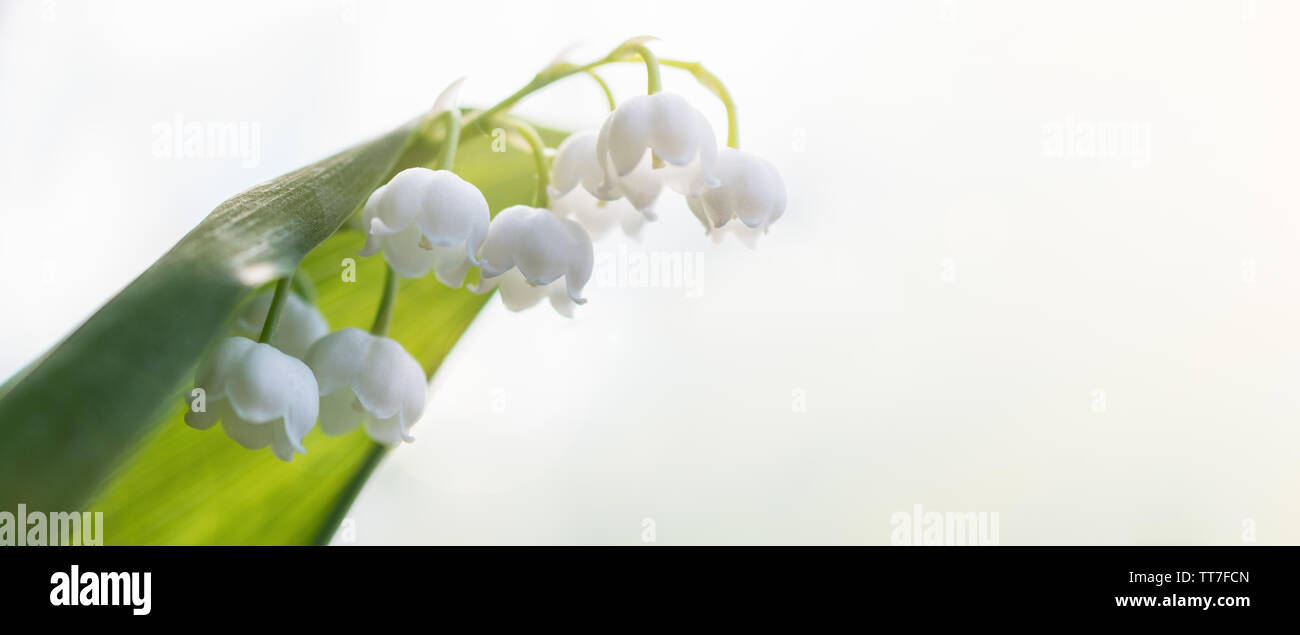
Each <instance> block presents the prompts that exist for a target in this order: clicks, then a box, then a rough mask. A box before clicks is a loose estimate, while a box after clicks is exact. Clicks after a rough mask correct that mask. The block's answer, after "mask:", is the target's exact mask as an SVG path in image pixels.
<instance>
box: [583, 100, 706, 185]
mask: <svg viewBox="0 0 1300 635" xmlns="http://www.w3.org/2000/svg"><path fill="white" fill-rule="evenodd" d="M647 152H649V153H650V154H651V159H649V162H650V163H651V164H653V162H654V160H655V159H658V160H662V161H664V162H665V163H667V164H668V165H671V166H676V167H677V168H686V169H687V171H686V172H685V173H683V175H684V178H678V179H670V180H669V181H668V185H669V186H670V187H672V188H673V189H675V190H677V191H678V192H680V193H681V194H684V195H687V196H698V195H699V194H700V193H701V192H703V191H704V190H706V189H708V188H711V187H717V185H718V180H717V179H716V178H715V177H714V176H713V163H714V160H715V158H716V156H717V152H718V142H717V138H716V137H715V136H714V135H713V128H712V127H711V126H710V125H709V122H708V120H707V119H705V117H704V115H703V113H701V112H700V111H698V110H696V109H695V108H694V107H692V106H691V105H690V104H688V103H686V100H685V99H683V98H682V97H681V96H680V95H675V94H672V93H654V94H651V95H640V96H637V97H633V98H631V99H628V100H627V101H625V102H623V103H622V104H619V106H618V108H616V109H615V110H614V112H612V113H610V114H609V116H608V117H606V118H605V123H604V124H603V125H602V126H601V128H600V134H599V135H598V136H597V138H596V158H597V161H598V162H599V164H600V165H601V168H602V170H603V172H604V175H603V177H604V178H603V179H602V181H601V183H600V184H599V186H598V188H597V189H598V190H599V192H601V193H604V194H605V195H612V193H614V192H616V191H618V187H619V179H620V178H621V177H626V176H627V175H629V174H631V173H632V172H633V170H635V169H636V168H637V166H638V165H640V164H641V163H645V162H647V159H646V154H647ZM597 195H598V196H600V194H599V193H598V194H597Z"/></svg>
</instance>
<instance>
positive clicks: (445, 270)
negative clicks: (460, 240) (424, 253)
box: [433, 245, 470, 289]
mask: <svg viewBox="0 0 1300 635" xmlns="http://www.w3.org/2000/svg"><path fill="white" fill-rule="evenodd" d="M469 265H470V262H469V256H467V255H465V250H464V249H462V248H461V246H460V245H455V246H452V247H441V246H438V245H435V246H434V247H433V276H434V277H435V278H437V279H438V282H441V283H443V284H445V285H447V286H449V287H451V288H453V289H459V288H460V286H461V285H462V284H465V274H468V273H469Z"/></svg>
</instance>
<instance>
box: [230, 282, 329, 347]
mask: <svg viewBox="0 0 1300 635" xmlns="http://www.w3.org/2000/svg"><path fill="white" fill-rule="evenodd" d="M274 297H275V293H274V292H273V291H266V292H265V293H259V294H258V295H257V297H255V298H253V299H252V300H250V301H249V302H248V304H247V305H245V306H244V310H243V311H241V312H240V314H239V318H238V319H237V320H236V321H235V330H236V332H238V333H239V334H241V335H250V336H254V337H256V336H257V334H258V333H261V332H262V325H263V324H264V323H265V322H266V314H267V313H268V312H269V311H270V310H271V300H272V299H273V298H274ZM329 332H330V325H329V322H327V321H325V316H324V315H321V312H320V310H319V309H317V308H316V305H314V304H310V303H308V302H307V301H305V300H303V299H302V298H300V297H298V294H296V293H290V294H288V295H287V296H286V297H285V299H284V308H283V309H282V311H281V313H280V322H279V324H278V325H277V326H276V328H275V335H273V336H271V345H272V346H274V347H276V348H278V349H280V350H282V351H284V352H286V353H288V354H290V355H292V356H294V357H297V358H298V359H302V358H303V356H304V355H306V354H307V349H309V348H311V345H312V344H315V343H316V340H318V339H320V338H322V337H325V334H326V333H329Z"/></svg>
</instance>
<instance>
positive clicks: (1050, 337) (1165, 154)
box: [0, 0, 1300, 544]
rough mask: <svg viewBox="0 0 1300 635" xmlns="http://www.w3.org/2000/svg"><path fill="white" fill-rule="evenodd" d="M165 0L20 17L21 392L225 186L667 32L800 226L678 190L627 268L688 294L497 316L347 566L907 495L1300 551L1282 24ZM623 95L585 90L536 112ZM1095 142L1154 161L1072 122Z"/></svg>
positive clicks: (438, 388) (1291, 163)
mask: <svg viewBox="0 0 1300 635" xmlns="http://www.w3.org/2000/svg"><path fill="white" fill-rule="evenodd" d="M180 5H182V3H176V2H156V3H143V2H127V1H123V2H95V3H86V4H83V3H78V2H68V1H63V0H54V1H49V2H46V1H42V0H31V1H18V2H5V3H3V4H2V5H0V257H2V261H0V262H3V264H4V267H5V273H4V274H3V275H0V298H3V309H2V310H0V375H4V376H7V375H8V374H11V373H12V372H14V371H16V370H17V369H19V368H21V367H22V366H23V365H24V364H26V363H27V362H28V361H29V360H31V359H32V358H33V357H35V356H37V355H38V354H40V353H41V352H42V351H44V350H45V349H47V348H48V347H49V346H51V345H52V344H54V343H55V342H56V341H57V340H58V339H59V338H61V337H62V336H63V335H65V334H66V333H67V332H69V331H70V330H71V329H73V328H74V327H75V326H76V325H77V324H78V323H79V322H81V321H82V320H84V319H85V318H86V317H87V316H89V315H90V314H91V313H92V312H93V311H94V310H95V309H96V308H97V307H98V306H99V305H101V304H102V303H103V302H105V301H106V300H107V299H108V298H110V297H111V296H112V295H113V294H114V293H115V292H116V291H117V290H119V289H120V288H121V287H123V286H124V285H126V284H127V283H128V282H130V281H131V280H132V279H133V278H134V277H135V276H136V275H138V274H139V273H140V272H141V271H143V270H144V269H145V268H146V267H147V266H148V265H149V264H150V263H151V262H153V260H155V259H156V258H157V257H158V256H159V255H161V254H162V253H163V252H164V251H165V250H166V249H167V248H168V247H170V246H171V245H172V244H173V243H174V242H175V241H176V240H177V239H179V238H180V237H181V236H182V235H183V234H184V233H185V232H186V231H187V230H189V229H190V228H191V227H192V226H193V225H194V224H195V223H197V222H198V221H199V220H200V219H201V218H202V217H203V216H204V215H205V214H206V213H207V212H208V211H209V210H211V209H212V208H213V207H214V206H216V205H217V204H218V203H220V202H221V201H222V200H224V199H225V198H227V197H228V196H230V195H231V194H233V193H235V192H237V191H239V190H242V189H244V188H246V187H248V186H250V185H252V184H254V183H257V182H260V181H263V180H266V179H269V178H272V177H274V176H276V175H278V174H280V173H283V172H286V171H288V170H291V169H293V168H296V167H299V166H301V165H303V164H306V163H309V162H311V161H314V160H316V159H318V158H321V157H323V156H325V155H327V154H329V153H332V152H334V151H336V150H338V149H340V148H343V147H346V146H348V145H351V144H353V143H355V142H357V141H360V140H363V139H365V138H367V137H369V136H371V135H373V134H376V133H379V132H382V131H385V130H387V129H389V128H391V127H392V126H394V125H396V124H397V123H400V122H402V121H404V120H406V119H407V118H409V117H410V116H412V115H414V114H415V113H417V112H419V111H421V110H422V109H424V108H427V107H428V106H429V105H430V104H431V102H432V100H433V98H434V96H435V95H436V94H437V93H438V92H439V91H440V89H441V88H442V87H443V86H444V85H446V84H447V83H448V82H450V81H451V80H453V79H455V78H456V77H459V76H461V75H468V76H469V80H468V82H467V84H466V89H465V92H464V93H463V98H464V99H463V101H464V102H466V103H468V104H487V103H491V102H493V101H496V100H497V99H499V98H501V97H502V96H504V95H506V94H508V93H510V92H511V91H513V90H514V89H515V88H517V87H518V86H520V85H522V84H523V83H524V82H526V81H527V80H528V78H529V77H530V76H531V74H532V73H533V72H535V71H536V70H537V69H538V68H540V67H541V66H543V65H545V64H546V63H547V62H548V61H549V60H550V59H551V58H552V57H553V56H555V55H556V54H557V53H558V52H559V51H560V50H561V49H564V48H566V47H568V46H569V45H572V44H585V45H587V46H585V47H584V48H582V49H580V51H587V54H594V53H596V52H600V51H602V49H604V48H606V47H608V46H610V45H612V44H614V43H616V42H618V41H620V40H622V39H623V38H625V37H628V36H632V35H639V34H654V35H658V36H659V37H661V38H663V42H662V43H660V44H658V45H656V47H657V48H658V49H659V50H660V51H661V53H662V54H663V55H671V56H675V57H681V58H686V59H700V60H703V61H704V62H706V63H707V65H708V66H709V67H710V68H712V69H713V70H714V71H716V72H717V73H718V74H719V75H720V76H721V77H722V78H723V79H724V81H726V82H727V84H728V86H729V87H730V88H731V90H732V92H733V93H734V95H735V97H736V100H737V101H738V103H739V104H740V109H741V111H740V112H741V131H742V140H743V144H744V147H745V148H746V149H748V150H750V151H753V152H756V153H759V154H762V155H764V156H766V157H768V158H769V159H770V160H772V161H773V162H774V163H775V164H776V165H777V166H778V168H779V169H780V170H781V171H782V173H783V174H784V176H785V179H786V183H787V186H788V188H789V191H790V205H789V209H788V211H787V213H786V215H785V217H784V218H783V219H782V220H781V221H780V222H779V223H777V224H776V225H775V226H774V228H773V230H772V232H771V234H770V235H768V236H766V237H765V238H764V239H763V240H762V241H761V242H760V245H759V247H758V248H757V249H756V250H749V249H746V248H744V247H742V246H741V245H739V244H737V243H735V242H724V243H723V244H721V245H713V244H712V243H711V242H710V241H708V240H707V239H705V238H704V237H703V236H702V235H701V232H700V230H699V227H698V225H697V224H696V223H695V221H694V219H693V218H691V217H690V216H689V214H688V212H687V211H686V209H685V207H684V205H682V204H681V203H680V201H679V200H666V201H664V202H663V203H661V206H660V212H661V214H662V216H663V220H662V221H661V222H659V223H657V224H654V225H651V226H649V227H647V229H646V231H645V232H644V235H643V239H642V242H640V243H639V244H638V243H628V244H627V249H630V250H632V251H640V252H647V251H671V252H685V253H691V254H693V253H695V252H703V254H704V265H705V268H704V271H703V277H702V284H703V286H702V288H701V293H700V294H699V297H694V298H692V297H688V295H690V294H688V293H687V292H686V290H684V289H680V288H678V289H662V288H660V289H645V288H628V287H599V286H593V287H592V288H591V289H590V293H589V294H588V295H589V297H590V298H591V301H590V303H589V304H588V305H587V306H586V307H584V308H582V309H580V312H579V316H578V318H577V319H576V320H573V321H568V320H564V319H563V318H560V317H558V316H556V315H555V314H554V313H553V312H551V311H550V309H549V308H547V307H541V308H538V309H535V310H533V311H530V312H526V313H523V314H512V313H509V312H507V311H506V310H505V309H504V308H503V307H501V306H500V304H499V302H498V301H495V300H494V301H493V303H492V304H491V305H490V306H489V307H488V309H487V310H486V311H485V312H484V314H483V315H482V316H481V317H480V318H479V319H478V320H477V321H476V322H475V324H474V325H473V327H472V328H471V329H470V331H469V332H468V334H467V335H466V336H465V337H464V338H463V339H462V340H461V343H460V344H459V345H458V348H457V349H456V350H455V351H454V353H453V354H452V356H451V357H450V358H449V359H448V361H447V362H446V364H444V366H443V367H442V369H441V370H440V371H439V373H438V375H437V377H436V378H435V381H434V389H433V392H432V395H433V399H432V402H431V406H430V408H429V411H428V413H427V416H426V417H425V418H424V420H423V421H422V422H421V423H420V424H419V425H417V426H416V428H415V434H416V436H417V437H418V441H417V442H416V443H415V444H414V445H410V446H405V447H402V448H400V449H399V450H398V451H396V452H395V453H394V454H393V455H392V456H391V458H390V459H389V460H388V461H387V462H386V463H385V464H384V465H383V466H382V467H381V468H380V470H379V471H378V472H377V474H376V475H375V477H374V479H373V480H372V481H371V483H370V484H369V486H368V487H367V488H366V490H365V491H364V492H363V494H362V496H361V497H360V500H359V502H358V503H357V505H356V507H355V509H354V510H353V512H352V515H351V518H352V521H353V522H354V523H355V525H354V526H355V530H356V540H357V541H358V542H361V543H387V542H403V543H411V542H414V543H425V542H430V543H443V542H452V543H466V542H467V543H497V542H506V543H593V542H594V543H628V544H633V543H640V542H641V541H642V537H643V522H644V521H645V519H653V522H654V525H655V529H656V531H655V534H656V538H657V541H658V543H660V544H682V543H717V542H725V543H732V542H740V543H772V542H777V543H826V542H832V543H888V542H889V540H890V533H891V530H892V529H893V526H892V525H891V524H890V515H891V513H893V512H895V511H911V510H912V506H913V505H914V504H921V505H923V506H924V508H925V509H926V510H927V511H984V512H997V513H998V514H999V517H1000V523H999V527H1000V539H1001V542H1002V543H1003V544H1021V543H1087V544H1093V543H1107V544H1109V543H1119V544H1128V543H1180V544H1181V543H1193V544H1199V543H1224V544H1241V543H1242V542H1243V538H1249V537H1250V534H1249V533H1244V529H1246V528H1250V527H1253V528H1254V530H1255V531H1254V535H1255V536H1256V537H1257V540H1258V542H1260V543H1279V542H1280V543H1296V542H1300V525H1298V524H1297V520H1300V517H1298V514H1297V511H1296V509H1297V505H1296V502H1295V501H1296V497H1295V493H1296V488H1297V486H1298V485H1300V460H1297V459H1300V445H1298V443H1297V442H1298V441H1300V431H1298V425H1297V424H1298V422H1300V404H1298V403H1297V402H1298V397H1300V386H1298V385H1297V381H1300V337H1297V335H1298V331H1300V327H1298V326H1297V325H1298V324H1300V300H1298V295H1297V294H1298V293H1300V251H1297V247H1298V246H1300V245H1298V241H1297V238H1298V236H1297V218H1298V215H1300V192H1298V188H1297V183H1300V180H1297V178H1296V174H1297V168H1298V167H1300V160H1298V159H1297V148H1298V147H1300V124H1297V117H1296V113H1297V112H1300V94H1298V93H1297V89H1296V85H1297V84H1296V75H1295V60H1297V59H1300V51H1298V50H1297V49H1298V48H1300V47H1298V46H1297V45H1296V39H1297V38H1296V33H1297V32H1298V30H1300V7H1298V6H1297V5H1295V4H1293V3H1287V2H1269V1H1264V0H1260V1H1259V2H1250V1H1240V0H1220V1H1208V2H1174V1H1169V2H1118V1H1116V2H1096V1H1092V2H1029V1H1026V2H966V1H955V2H954V1H942V0H941V1H929V2H927V1H921V2H909V3H904V2H887V3H849V2H797V3H791V2H781V3H771V4H766V3H759V2H748V3H743V4H742V3H736V4H727V3H704V2H699V1H698V0H696V1H691V2H667V1H658V0H657V1H655V2H641V3H631V2H610V1H608V0H605V1H593V2H555V1H548V2H503V3H490V4H486V5H485V4H483V3H473V2H469V3H441V2H440V3H410V4H406V3H397V2H319V3H288V2H265V1H262V2H230V1H223V2H212V3H207V4H196V3H184V6H180ZM575 54H576V55H578V57H580V58H581V57H582V53H580V52H579V53H575ZM610 78H611V80H613V82H614V84H615V87H616V89H617V91H618V92H619V94H620V95H622V96H624V97H626V96H630V95H632V94H635V92H636V91H637V90H641V89H643V85H644V76H643V75H642V74H641V72H640V71H639V69H637V68H635V67H631V66H629V67H627V68H623V69H620V70H618V71H615V72H611V73H610ZM665 82H666V88H667V89H668V90H671V91H676V92H681V93H683V94H685V95H686V96H688V98H690V99H691V100H692V101H693V102H694V103H696V105H697V106H698V107H700V108H701V109H702V110H703V111H705V112H706V113H707V114H709V116H710V117H711V118H712V119H713V121H714V123H715V127H716V128H717V129H718V130H722V129H723V128H722V126H723V118H722V111H721V108H720V107H719V106H718V104H717V102H716V101H714V100H711V99H710V97H709V96H708V95H707V94H705V93H703V92H702V91H700V90H699V89H698V88H697V87H696V86H695V85H694V84H693V83H692V80H691V79H690V77H689V76H688V75H685V74H682V73H679V72H677V71H673V70H668V69H665ZM602 108H603V102H602V100H601V97H600V95H599V93H598V92H597V91H596V90H595V88H594V86H593V85H592V84H591V83H590V82H588V81H586V80H584V79H582V78H575V79H572V80H569V81H568V82H566V83H565V84H563V85H560V86H558V87H556V88H554V89H552V90H550V91H548V92H546V93H544V94H540V95H538V96H537V98H535V99H533V100H530V101H528V102H526V103H525V104H524V106H523V107H522V108H521V112H522V113H523V114H526V115H528V116H531V117H534V118H536V119H539V120H542V121H545V122H548V123H552V124H557V125H563V126H567V127H573V128H594V127H596V126H597V125H598V124H599V122H600V118H601V113H602ZM178 115H179V116H180V117H182V118H183V120H184V121H187V122H189V121H197V122H205V123H207V122H246V123H255V124H257V125H258V127H259V129H260V133H261V138H260V145H259V148H258V149H259V151H260V152H259V156H258V159H259V160H258V162H257V165H256V166H254V167H245V165H244V163H245V162H244V161H241V159H239V158H206V159H205V158H169V157H160V156H156V154H155V152H154V149H153V145H154V141H155V136H156V135H155V132H154V127H155V126H156V125H158V124H167V123H170V122H172V121H173V120H174V118H175V117H176V116H178ZM1103 129H1104V130H1110V131H1135V132H1134V134H1136V135H1137V136H1136V137H1134V138H1135V139H1138V140H1139V141H1140V140H1141V139H1143V138H1145V139H1146V140H1147V141H1149V144H1145V142H1143V143H1136V144H1133V145H1130V146H1127V147H1120V148H1119V149H1118V150H1116V151H1115V152H1112V153H1109V154H1106V155H1104V156H1097V153H1095V152H1090V151H1089V147H1090V146H1088V145H1086V142H1085V141H1082V140H1080V139H1081V138H1082V137H1075V136H1073V135H1074V134H1075V133H1078V134H1081V135H1086V134H1087V132H1088V131H1089V130H1094V131H1096V130H1103ZM1062 130H1071V131H1073V132H1071V133H1068V135H1070V136H1069V138H1068V139H1066V140H1065V141H1064V144H1065V145H1064V147H1063V146H1062V145H1061V144H1060V143H1059V142H1060V141H1061V138H1060V136H1059V134H1060V133H1061V131H1062ZM1147 135H1149V136H1147ZM1090 155H1091V156H1090ZM621 244H624V243H621V242H620V241H618V240H612V241H607V242H603V243H600V244H599V245H598V246H597V248H598V250H606V251H615V252H616V251H617V250H618V249H619V248H620V245H621ZM800 406H805V408H801V407H800ZM801 410H802V411H801Z"/></svg>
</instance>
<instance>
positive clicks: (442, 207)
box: [415, 170, 491, 247]
mask: <svg viewBox="0 0 1300 635" xmlns="http://www.w3.org/2000/svg"><path fill="white" fill-rule="evenodd" d="M490 217H491V213H490V211H489V210H488V203H487V199H486V198H484V197H483V193H482V192H480V191H479V189H478V188H477V187H474V185H473V184H471V183H470V182H469V181H466V180H465V179H462V178H461V177H459V176H457V175H456V174H455V173H453V172H450V171H447V170H436V171H433V172H432V174H431V175H430V176H429V177H428V181H427V182H426V183H425V184H424V196H423V198H422V199H421V201H420V209H419V211H418V213H417V214H416V216H415V221H416V223H417V224H418V225H419V226H420V233H422V234H424V237H425V238H427V239H428V240H429V242H431V243H433V244H434V245H440V246H443V247H450V246H452V245H460V244H463V243H464V242H465V241H466V240H467V239H469V238H470V237H472V236H483V235H484V234H485V233H486V231H487V226H488V220H489V218H490Z"/></svg>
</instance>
